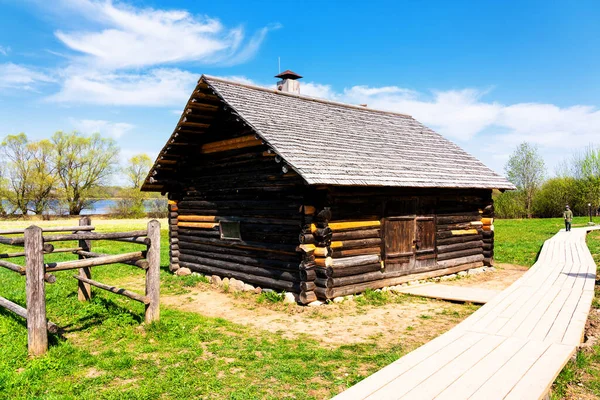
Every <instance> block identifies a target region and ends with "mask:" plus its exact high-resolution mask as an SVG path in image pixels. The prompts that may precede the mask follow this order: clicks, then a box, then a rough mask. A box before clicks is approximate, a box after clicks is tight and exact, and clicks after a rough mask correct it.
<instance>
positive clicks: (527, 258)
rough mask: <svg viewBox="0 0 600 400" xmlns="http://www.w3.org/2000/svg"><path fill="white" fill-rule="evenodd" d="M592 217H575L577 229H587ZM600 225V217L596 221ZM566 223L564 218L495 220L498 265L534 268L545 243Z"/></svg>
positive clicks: (574, 225)
mask: <svg viewBox="0 0 600 400" xmlns="http://www.w3.org/2000/svg"><path fill="white" fill-rule="evenodd" d="M589 220H590V219H589V217H575V218H574V219H573V227H578V226H585V225H587V222H589ZM594 222H595V223H597V224H598V223H600V217H595V218H594ZM564 227H565V224H564V221H563V219H562V218H543V219H496V220H494V229H495V232H494V235H495V236H494V258H495V260H496V262H498V263H508V264H516V265H524V266H526V267H531V266H532V265H533V263H534V262H535V260H536V259H537V255H538V253H539V251H540V250H541V248H542V245H543V244H544V241H545V240H546V239H548V238H550V237H551V236H553V235H554V234H555V233H556V232H558V231H559V230H560V229H564Z"/></svg>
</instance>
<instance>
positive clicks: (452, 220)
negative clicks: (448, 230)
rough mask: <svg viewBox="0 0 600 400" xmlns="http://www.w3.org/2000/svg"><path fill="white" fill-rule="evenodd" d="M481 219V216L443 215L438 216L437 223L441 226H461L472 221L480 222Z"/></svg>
mask: <svg viewBox="0 0 600 400" xmlns="http://www.w3.org/2000/svg"><path fill="white" fill-rule="evenodd" d="M479 219H481V216H480V215H464V214H461V215H449V216H443V215H438V216H437V223H438V224H439V225H448V224H460V223H465V222H466V223H469V222H471V221H478V220H479Z"/></svg>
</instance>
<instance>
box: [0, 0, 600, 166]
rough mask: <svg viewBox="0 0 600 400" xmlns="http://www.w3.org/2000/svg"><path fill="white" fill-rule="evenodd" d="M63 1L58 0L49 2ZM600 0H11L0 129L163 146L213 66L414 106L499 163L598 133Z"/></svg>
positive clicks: (596, 137) (150, 148)
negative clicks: (282, 75)
mask: <svg viewBox="0 0 600 400" xmlns="http://www.w3.org/2000/svg"><path fill="white" fill-rule="evenodd" d="M49 3H51V4H49ZM598 21H600V2H598V1H595V0H592V1H583V0H582V1H576V2H568V1H564V2H559V1H548V0H546V1H503V2H496V1H453V2H446V1H439V2H434V1H431V2H422V1H394V2H392V1H390V2H386V1H372V2H368V3H367V2H358V1H344V2H342V1H329V2H323V1H314V2H312V1H296V2H292V3H285V2H281V1H277V2H268V1H255V2H251V1H211V2H207V1H202V2H201V1H189V0H188V1H137V0H136V1H133V0H132V1H112V2H111V1H93V0H54V1H52V2H47V1H33V0H25V1H6V0H0V136H2V137H4V136H5V135H7V134H13V133H18V132H25V133H27V134H28V135H29V136H30V137H31V138H34V139H37V138H43V137H48V136H50V135H51V134H52V133H53V132H55V131H57V130H65V131H71V130H74V129H76V130H79V131H81V132H84V133H92V132H95V131H99V132H101V133H102V134H104V135H107V136H111V137H113V138H115V140H117V142H118V143H119V145H120V147H121V149H122V152H121V158H122V159H123V160H125V159H127V158H128V157H130V156H131V155H133V154H136V153H139V152H146V153H148V154H150V155H151V156H152V157H154V156H155V155H156V154H157V152H158V151H159V150H160V148H161V147H162V146H163V144H164V142H165V141H166V139H167V138H168V136H169V135H170V133H171V132H172V130H173V128H174V126H175V124H176V122H177V119H178V117H179V115H178V114H179V113H180V112H181V110H182V108H183V106H184V105H185V102H186V100H187V98H188V97H189V94H190V92H191V90H192V89H193V87H194V85H195V83H196V81H197V79H198V77H199V76H200V74H202V73H206V74H211V75H218V76H223V77H231V78H232V79H238V80H241V81H245V82H252V83H255V84H258V85H273V84H274V83H275V79H274V78H273V75H275V74H276V73H277V72H278V71H277V58H278V57H281V67H282V69H292V70H294V71H296V72H298V73H300V74H301V75H303V76H304V77H305V78H304V79H303V80H302V81H301V91H302V93H303V94H306V95H311V96H317V97H323V98H328V99H332V100H337V101H343V102H349V103H353V104H359V103H367V104H368V105H369V107H373V108H383V109H389V110H393V111H398V112H402V113H407V114H411V115H413V116H414V117H415V118H417V119H418V120H420V121H421V122H423V123H425V124H426V125H428V126H430V127H432V128H433V129H435V130H437V131H438V132H439V133H441V134H443V135H444V136H446V137H447V138H449V139H450V140H453V141H454V142H456V143H458V144H459V145H461V146H462V147H464V148H465V149H466V150H468V151H469V152H471V153H472V154H473V155H475V156H476V157H478V158H479V159H481V160H482V161H483V162H484V163H486V164H487V165H488V166H490V167H491V168H493V169H494V170H496V171H498V172H502V171H503V166H504V164H505V162H506V160H507V158H508V155H509V154H510V153H511V152H512V150H513V149H514V148H515V147H516V145H518V144H519V143H520V142H522V141H529V142H531V143H534V144H536V145H538V146H539V149H540V152H541V153H542V155H543V156H544V157H545V159H546V163H547V165H548V172H549V174H550V175H551V174H552V173H553V172H554V168H555V166H556V165H557V164H559V163H560V162H561V160H562V159H565V158H569V157H570V155H571V154H572V153H573V152H576V151H579V150H581V149H583V148H584V147H585V146H587V145H589V144H595V145H600V111H599V107H600V72H599V71H600V51H599V49H600V23H598Z"/></svg>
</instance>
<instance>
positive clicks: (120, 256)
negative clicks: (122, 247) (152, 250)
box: [45, 251, 144, 272]
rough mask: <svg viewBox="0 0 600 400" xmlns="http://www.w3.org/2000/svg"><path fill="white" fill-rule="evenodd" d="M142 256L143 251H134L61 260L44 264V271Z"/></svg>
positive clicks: (90, 265)
mask: <svg viewBox="0 0 600 400" xmlns="http://www.w3.org/2000/svg"><path fill="white" fill-rule="evenodd" d="M142 258H144V252H141V251H134V252H132V253H125V254H115V255H110V256H105V257H98V258H88V259H84V260H75V261H63V262H59V263H49V264H45V266H46V271H48V272H54V271H66V270H69V269H77V268H82V267H96V266H99V265H107V264H118V263H120V262H123V261H136V260H139V259H142Z"/></svg>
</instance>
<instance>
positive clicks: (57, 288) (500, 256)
mask: <svg viewBox="0 0 600 400" xmlns="http://www.w3.org/2000/svg"><path fill="white" fill-rule="evenodd" d="M162 222H163V224H162V225H163V227H164V226H166V224H165V222H164V221H162ZM585 222H586V220H585V219H584V218H581V219H576V221H575V223H576V224H579V225H584V224H585ZM145 223H146V221H143V220H124V221H119V220H113V221H110V220H106V221H101V220H99V221H94V225H95V226H96V227H97V230H98V231H102V232H107V231H123V230H136V229H143V228H144V226H145ZM29 224H30V223H26V222H25V223H24V222H8V223H0V226H2V228H5V227H11V226H27V225H29ZM55 224H56V225H69V223H66V222H65V221H61V222H56V223H55ZM561 227H562V221H561V220H560V219H549V220H530V221H518V220H498V221H496V259H497V260H498V261H499V262H504V263H512V264H521V265H532V264H533V262H534V261H535V257H536V255H537V252H538V251H539V248H540V246H541V244H542V243H543V240H545V239H547V238H548V237H550V236H552V235H553V234H554V233H555V232H556V231H557V230H558V229H560V228H561ZM598 237H599V238H600V236H598ZM64 245H65V247H66V246H69V247H72V246H73V243H69V244H67V243H65V244H64ZM594 246H596V247H594V251H595V253H596V254H600V245H597V243H596V244H594ZM56 247H59V246H58V245H57V246H56ZM135 248H136V247H135V245H131V244H127V243H121V242H108V241H99V242H94V247H93V251H98V252H106V253H113V254H114V253H119V252H128V251H133V250H134V249H135ZM138 248H139V246H138ZM6 249H7V247H2V246H0V252H2V251H4V250H6ZM11 249H14V248H11ZM72 258H73V256H69V255H65V254H56V255H51V256H47V258H46V259H47V260H48V261H61V260H66V259H72ZM167 261H168V247H167V232H166V230H163V231H162V243H161V265H162V266H163V267H162V271H161V284H162V289H161V290H162V293H163V294H172V295H176V294H182V296H183V297H185V293H186V288H187V287H188V286H190V285H195V284H199V285H202V283H201V282H200V281H201V279H200V278H199V277H186V279H182V278H178V277H174V276H173V275H172V274H170V273H169V272H168V270H167V269H166V265H167ZM21 262H22V259H21ZM72 274H73V271H64V272H59V273H57V274H56V275H57V278H58V279H57V282H56V283H55V284H53V285H47V286H46V287H47V298H48V316H49V318H50V319H51V320H53V321H54V322H56V323H57V324H59V325H60V326H61V327H63V328H64V329H65V332H64V334H63V335H62V336H51V346H50V350H49V353H48V354H47V355H46V356H44V357H41V358H38V359H28V357H27V334H26V329H25V323H24V321H23V320H22V319H20V318H19V317H16V316H14V315H13V314H11V313H10V312H7V311H3V310H0V338H2V340H1V341H0V398H10V399H19V398H23V399H24V398H44V399H65V398H67V399H68V398H73V399H74V398H77V399H87V398H90V399H91V398H94V399H96V398H105V399H112V398H119V399H158V398H161V399H163V398H214V399H222V398H230V399H255V398H272V399H282V398H301V399H306V398H316V399H323V398H329V397H331V396H333V395H335V394H337V393H338V392H340V391H341V390H343V389H344V388H346V387H349V386H351V385H352V384H354V383H356V382H358V381H360V380H361V379H363V378H364V377H365V376H368V375H369V374H371V373H373V372H375V371H377V370H379V369H380V368H382V367H383V366H385V365H387V364H389V363H390V362H392V361H394V360H396V359H397V358H398V357H400V356H402V355H403V354H405V353H406V352H407V351H409V350H410V348H408V347H407V345H406V343H405V342H404V341H403V340H400V339H398V341H396V342H393V343H390V342H382V341H381V340H379V339H378V338H377V337H373V338H369V339H368V340H365V341H363V342H361V343H354V344H338V345H335V346H331V345H327V346H325V345H323V343H321V342H320V341H319V338H318V337H315V336H313V335H299V336H296V337H295V338H292V339H290V338H286V336H285V335H283V334H282V333H281V332H277V331H267V330H257V329H253V328H251V327H249V326H245V325H238V324H234V323H232V322H230V321H228V320H226V319H224V318H209V317H205V316H203V315H201V314H199V313H194V312H183V311H177V310H175V309H172V308H168V307H162V309H161V321H160V322H159V323H155V324H152V325H148V326H147V325H143V324H142V322H143V314H144V313H143V306H142V305H140V304H138V303H135V302H132V301H130V300H128V299H125V298H122V297H120V296H115V295H114V294H110V293H106V292H103V291H100V290H95V291H94V293H95V294H94V298H93V300H92V301H91V302H88V303H80V302H78V301H77V292H76V281H75V280H74V279H72V278H70V275H72ZM135 275H141V271H139V270H138V269H136V268H135V267H129V266H124V265H118V266H102V267H95V268H94V269H93V277H94V279H97V280H99V281H106V282H118V281H119V280H128V279H131V277H132V276H135ZM0 282H1V284H0V296H3V297H6V298H8V299H10V300H13V301H15V302H18V303H20V304H22V305H24V304H25V292H24V278H23V277H20V276H18V275H16V274H14V273H12V272H10V271H7V270H4V269H2V270H0ZM255 298H256V296H255ZM248 301H254V302H255V304H253V305H252V306H253V307H268V305H264V304H258V302H257V301H256V300H253V299H251V298H249V299H248ZM363 301H365V300H363ZM394 301H402V299H401V298H394V299H390V298H386V297H383V298H382V297H380V296H378V295H374V294H372V297H371V298H367V303H369V304H368V306H369V307H382V305H381V304H384V305H385V304H386V303H390V302H394ZM432 304H434V306H436V305H435V304H438V303H432ZM595 304H597V303H595ZM336 306H337V305H336ZM436 307H440V306H439V305H437V306H436ZM460 307H462V308H460V309H458V310H460V311H457V312H456V317H457V318H458V319H460V318H464V317H466V316H467V315H469V314H470V313H471V312H473V310H474V309H475V308H473V307H469V306H460ZM301 309H302V307H298V310H297V311H293V312H301V311H299V310H301ZM434 319H435V318H434ZM422 320H423V323H429V322H430V321H431V319H429V317H428V319H425V318H422ZM409 328H410V329H408V328H407V329H406V330H407V331H409V330H410V331H412V332H407V334H410V335H412V334H417V333H418V331H419V329H421V328H422V327H420V326H414V327H413V326H410V327H409ZM596 354H600V353H596ZM586 357H587V356H586ZM595 357H596V359H600V356H599V355H596V356H595ZM596 359H594V358H593V357H592V356H589V357H588V358H586V360H589V363H588V364H586V368H587V369H586V371H588V370H590V368H591V367H589V365H593V363H594V362H595V361H594V360H596ZM568 368H571V369H570V371H573V370H574V371H576V372H574V373H579V372H577V371H579V370H578V369H577V368H576V366H571V367H568ZM561 379H563V381H564V378H561ZM560 382H561V380H560V379H559V385H561V383H560ZM596 385H598V382H596ZM599 386H600V385H599ZM557 387H558V386H557ZM560 387H562V388H565V387H566V386H565V385H564V384H562V386H560ZM561 390H562V389H561ZM564 390H566V389H564Z"/></svg>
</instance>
